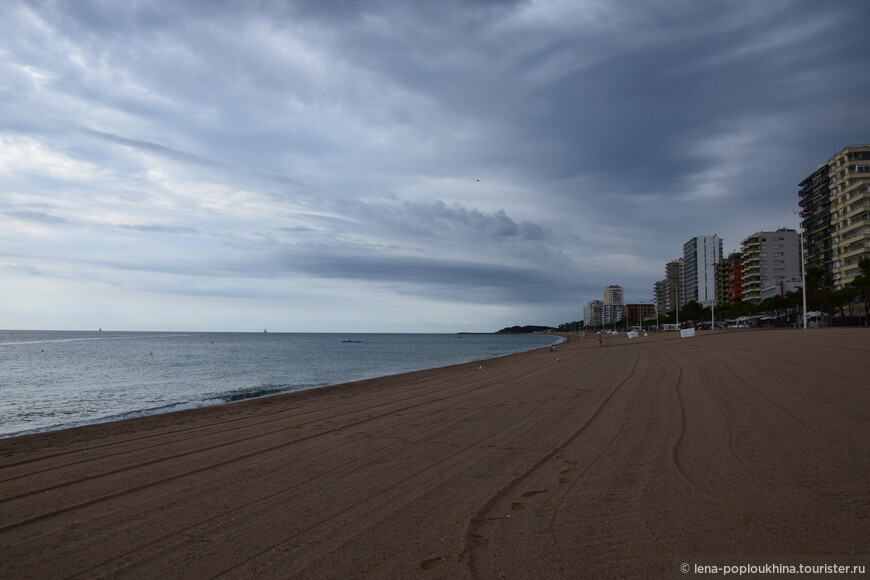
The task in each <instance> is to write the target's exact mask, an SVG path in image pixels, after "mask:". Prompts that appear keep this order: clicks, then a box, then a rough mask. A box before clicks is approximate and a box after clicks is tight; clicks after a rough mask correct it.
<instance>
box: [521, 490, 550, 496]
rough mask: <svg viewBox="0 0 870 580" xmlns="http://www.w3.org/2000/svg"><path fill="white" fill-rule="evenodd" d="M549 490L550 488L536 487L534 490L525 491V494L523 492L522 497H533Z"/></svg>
mask: <svg viewBox="0 0 870 580" xmlns="http://www.w3.org/2000/svg"><path fill="white" fill-rule="evenodd" d="M548 491H550V490H548V489H535V490H532V491H527V492H525V493H524V494H522V497H532V496H533V495H538V494H539V493H547V492H548Z"/></svg>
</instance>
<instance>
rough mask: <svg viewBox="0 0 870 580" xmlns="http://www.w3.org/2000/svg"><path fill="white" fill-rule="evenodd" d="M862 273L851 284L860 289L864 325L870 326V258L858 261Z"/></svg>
mask: <svg viewBox="0 0 870 580" xmlns="http://www.w3.org/2000/svg"><path fill="white" fill-rule="evenodd" d="M858 267H859V268H861V274H859V275H858V276H855V279H854V280H852V282H851V283H850V284H849V285H850V286H851V287H852V288H855V289H856V290H857V291H858V295H859V296H860V297H861V300H863V301H864V326H870V258H862V259H861V261H860V262H858Z"/></svg>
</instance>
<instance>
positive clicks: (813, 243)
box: [799, 163, 834, 279]
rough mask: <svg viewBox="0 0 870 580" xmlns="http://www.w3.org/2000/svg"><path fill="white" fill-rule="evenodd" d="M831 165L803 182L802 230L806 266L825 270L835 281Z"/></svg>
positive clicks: (801, 192)
mask: <svg viewBox="0 0 870 580" xmlns="http://www.w3.org/2000/svg"><path fill="white" fill-rule="evenodd" d="M828 170H829V166H828V164H827V163H825V164H824V165H822V166H821V167H819V168H818V169H816V170H815V171H813V172H812V173H811V174H810V175H809V176H808V177H807V178H806V179H804V180H803V181H801V182H800V186H799V187H800V188H801V189H800V193H799V195H800V201H799V203H800V207H801V212H800V215H801V229H802V230H803V236H804V257H803V260H804V267H805V268H814V267H818V268H822V269H823V270H824V272H825V274H828V276H827V278H828V279H833V273H834V272H833V266H834V249H833V245H832V244H833V225H832V223H831V188H830V182H831V180H830V177H829V176H828Z"/></svg>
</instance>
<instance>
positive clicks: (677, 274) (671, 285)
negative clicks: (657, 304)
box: [664, 258, 686, 312]
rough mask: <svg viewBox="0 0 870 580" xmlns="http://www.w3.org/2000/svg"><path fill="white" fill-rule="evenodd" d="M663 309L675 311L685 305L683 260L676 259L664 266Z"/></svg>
mask: <svg viewBox="0 0 870 580" xmlns="http://www.w3.org/2000/svg"><path fill="white" fill-rule="evenodd" d="M664 282H665V309H664V312H670V311H671V310H677V309H678V308H680V307H682V306H683V304H685V303H686V299H685V297H686V292H685V288H686V281H685V277H684V274H683V259H682V258H677V259H676V260H671V261H670V262H668V263H667V264H665V279H664Z"/></svg>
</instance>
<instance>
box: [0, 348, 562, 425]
mask: <svg viewBox="0 0 870 580" xmlns="http://www.w3.org/2000/svg"><path fill="white" fill-rule="evenodd" d="M348 340H352V341H354V342H345V341H348ZM357 341H359V342H357ZM556 341H557V339H556V338H554V337H551V336H541V335H478V334H464V335H453V334H363V335H353V336H347V335H343V334H298V333H289V334H284V333H268V334H265V333H264V334H251V333H170V332H165V333H160V332H70V331H62V332H55V331H0V437H8V436H14V435H22V434H25V433H31V432H38V431H44V430H50V429H60V428H66V427H73V426H76V425H85V424H89V423H95V422H102V421H112V420H118V419H124V418H129V417H136V416H142V415H148V414H155V413H162V412H168V411H173V410H181V409H186V408H193V407H202V406H208V405H216V404H221V403H226V402H230V401H237V400H241V399H248V398H252V397H260V396H265V395H272V394H277V393H285V392H290V391H297V390H301V389H309V388H313V387H319V386H324V385H332V384H336V383H342V382H347V381H353V380H357V379H365V378H372V377H378V376H384V375H390V374H395V373H400V372H405V371H412V370H420V369H425V368H433V367H438V366H444V365H449V364H454V363H461V362H468V361H472V360H479V359H485V358H492V357H495V356H500V355H504V354H509V353H513V352H520V351H525V350H531V349H533V348H538V347H542V346H546V345H548V344H552V343H554V342H556Z"/></svg>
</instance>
